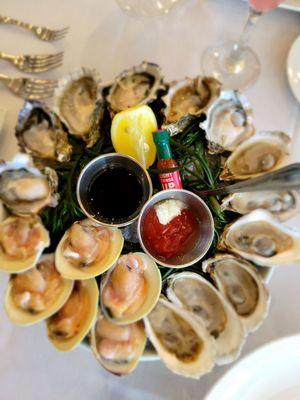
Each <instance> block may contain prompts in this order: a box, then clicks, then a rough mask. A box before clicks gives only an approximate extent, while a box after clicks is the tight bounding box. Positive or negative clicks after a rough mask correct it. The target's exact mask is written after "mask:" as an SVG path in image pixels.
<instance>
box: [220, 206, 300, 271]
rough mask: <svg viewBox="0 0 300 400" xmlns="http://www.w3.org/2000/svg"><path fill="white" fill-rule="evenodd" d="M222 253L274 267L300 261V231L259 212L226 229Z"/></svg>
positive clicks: (244, 217) (240, 219) (262, 211)
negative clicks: (231, 253) (226, 251)
mask: <svg viewBox="0 0 300 400" xmlns="http://www.w3.org/2000/svg"><path fill="white" fill-rule="evenodd" d="M219 249H221V250H229V251H230V252H233V253H236V254H238V255H240V256H241V257H243V258H246V259H247V260H250V261H253V262H254V263H256V264H258V265H261V266H265V267H272V266H274V265H277V264H288V263H291V262H293V261H297V260H299V259H300V231H298V230H296V229H294V228H289V227H286V226H284V225H283V224H281V223H280V222H278V220H277V219H276V218H275V217H274V216H273V215H272V214H271V213H270V212H269V211H266V210H262V209H258V210H255V211H252V212H251V213H249V214H247V215H244V216H243V217H240V218H239V219H238V220H237V221H235V222H233V223H232V224H229V225H227V226H226V227H225V229H224V232H223V233H222V235H221V237H220V241H219Z"/></svg>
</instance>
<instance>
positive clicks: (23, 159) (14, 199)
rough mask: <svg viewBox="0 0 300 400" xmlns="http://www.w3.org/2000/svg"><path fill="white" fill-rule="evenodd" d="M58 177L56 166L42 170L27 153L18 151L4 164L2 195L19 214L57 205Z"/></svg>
mask: <svg viewBox="0 0 300 400" xmlns="http://www.w3.org/2000/svg"><path fill="white" fill-rule="evenodd" d="M57 185H58V180H57V175H56V172H55V171H54V170H52V169H51V168H49V167H46V168H45V174H42V173H41V172H40V171H39V170H38V169H37V168H35V167H34V165H33V163H32V159H31V158H30V156H29V155H27V154H21V153H19V154H17V155H16V156H15V157H14V158H13V160H12V161H10V162H7V163H5V162H3V163H1V164H0V199H1V200H2V201H3V203H4V204H5V205H6V206H7V207H8V208H9V209H10V211H11V212H12V213H13V214H16V215H30V214H36V213H38V212H39V211H40V210H41V209H42V208H44V207H46V206H50V207H55V206H56V205H57V200H58V196H57V194H55V192H56V190H57Z"/></svg>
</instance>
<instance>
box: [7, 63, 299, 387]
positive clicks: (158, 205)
mask: <svg viewBox="0 0 300 400" xmlns="http://www.w3.org/2000/svg"><path fill="white" fill-rule="evenodd" d="M15 134H16V138H17V141H18V146H19V153H17V154H16V156H15V157H14V158H13V159H12V160H11V161H7V162H4V161H3V162H2V163H1V164H0V199H1V202H2V205H3V215H4V217H3V220H2V222H1V224H0V270H1V271H5V272H7V273H9V274H10V279H9V283H8V287H7V289H6V294H5V299H4V304H5V310H6V313H7V315H8V317H9V319H10V320H11V321H12V322H13V323H15V324H17V325H19V326H21V327H24V326H29V325H32V324H36V323H42V324H44V326H45V335H47V336H48V338H49V341H50V342H51V344H52V345H53V346H54V347H55V348H56V349H57V350H59V351H62V352H65V351H70V350H72V349H74V348H75V347H76V346H78V345H80V344H81V345H83V346H86V347H87V346H89V347H90V348H91V350H92V352H91V354H92V353H93V354H94V355H95V357H96V358H97V360H98V361H99V364H100V365H101V366H102V367H104V368H105V369H106V370H107V371H109V372H111V373H113V374H115V375H126V374H128V373H130V372H132V371H133V370H134V369H135V367H136V366H137V364H138V362H139V361H141V360H144V359H146V357H147V355H149V354H152V355H153V354H154V355H155V356H156V358H157V359H161V361H162V362H163V363H164V364H165V366H166V367H167V368H169V369H170V370H171V371H172V372H174V373H175V374H180V375H183V376H185V377H190V378H196V379H197V378H200V377H201V376H202V375H204V374H206V373H208V372H210V371H211V370H212V369H213V368H214V366H215V365H223V364H228V363H231V362H233V361H234V360H236V359H237V358H238V357H239V354H240V352H241V349H242V347H243V345H244V343H245V340H246V339H247V336H248V335H249V334H251V332H253V331H255V330H257V329H258V328H259V327H260V325H261V324H262V322H263V321H264V319H265V318H266V317H267V315H268V310H269V306H270V294H269V291H268V288H267V283H266V277H267V276H268V275H269V273H270V271H271V269H272V267H274V266H279V267H280V266H281V265H284V264H287V263H290V262H292V261H295V260H298V259H299V258H300V232H299V231H298V230H296V229H295V228H292V227H288V226H287V225H286V222H285V221H287V220H288V219H289V218H290V217H292V216H293V215H295V214H296V213H297V212H298V211H299V193H298V192H297V191H294V190H284V191H273V192H270V191H268V192H262V191H261V192H251V193H239V194H233V195H229V196H223V197H222V196H207V197H203V198H200V197H199V196H197V195H196V194H195V191H197V190H201V189H208V188H215V187H217V186H219V185H220V184H221V183H222V182H223V183H224V182H235V181H242V180H246V179H250V178H252V177H256V176H259V175H262V174H264V173H266V172H270V171H273V170H276V169H277V168H279V167H281V166H282V165H284V164H286V163H287V160H288V155H289V151H290V138H289V136H288V135H287V134H285V133H284V132H280V131H260V132H258V131H256V129H255V126H254V123H253V112H252V109H251V107H250V105H249V103H248V101H247V99H246V98H245V96H244V95H243V94H241V93H238V92H234V91H223V90H222V85H221V83H220V82H218V81H217V80H215V79H213V78H210V77H203V76H196V77H193V78H185V79H182V80H179V81H176V82H167V81H166V80H165V78H164V77H163V75H162V72H161V69H160V67H159V66H158V65H156V64H152V63H148V62H143V63H142V64H140V65H138V66H135V67H133V68H131V69H129V70H126V71H124V72H122V73H121V74H120V75H119V76H118V77H116V78H115V80H114V81H113V82H111V83H109V84H102V83H101V80H100V77H99V75H98V73H97V72H96V71H94V70H91V69H88V68H79V69H77V70H75V71H73V72H72V73H71V74H70V75H68V76H66V77H64V78H62V79H61V80H60V82H59V85H58V87H57V89H56V92H55V95H54V98H53V105H51V106H49V105H48V106H47V105H46V104H43V103H39V102H36V101H26V102H25V104H24V106H23V108H22V109H21V110H20V113H19V117H18V121H17V123H16V130H15ZM157 158H158V161H157Z"/></svg>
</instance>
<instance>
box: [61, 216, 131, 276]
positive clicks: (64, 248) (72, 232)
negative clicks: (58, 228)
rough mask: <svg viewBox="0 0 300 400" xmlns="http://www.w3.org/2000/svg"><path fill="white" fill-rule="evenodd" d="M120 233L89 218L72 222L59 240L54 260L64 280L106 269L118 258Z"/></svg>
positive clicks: (98, 273)
mask: <svg viewBox="0 0 300 400" xmlns="http://www.w3.org/2000/svg"><path fill="white" fill-rule="evenodd" d="M123 242H124V239H123V236H122V233H121V231H120V230H119V229H117V228H112V227H105V226H102V225H100V224H98V223H96V222H94V221H92V220H89V219H85V220H82V221H79V222H75V223H74V224H73V225H72V226H71V227H70V228H69V229H68V230H67V231H66V233H65V234H64V236H63V237H62V239H61V240H60V242H59V244H58V246H57V248H56V252H55V260H56V261H55V262H56V266H57V269H58V271H59V272H60V273H61V275H62V276H63V277H65V278H67V279H89V278H93V277H95V276H97V275H100V274H101V273H102V272H105V271H106V270H108V269H109V268H110V267H111V266H112V265H113V264H114V263H115V262H116V260H117V259H118V257H119V255H120V253H121V250H122V247H123Z"/></svg>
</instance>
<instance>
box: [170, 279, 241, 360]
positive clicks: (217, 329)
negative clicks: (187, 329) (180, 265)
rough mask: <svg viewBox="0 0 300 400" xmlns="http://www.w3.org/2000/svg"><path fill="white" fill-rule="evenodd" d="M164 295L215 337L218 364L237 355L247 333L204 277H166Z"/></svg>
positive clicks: (228, 305) (235, 315) (226, 303)
mask: <svg viewBox="0 0 300 400" xmlns="http://www.w3.org/2000/svg"><path fill="white" fill-rule="evenodd" d="M167 296H168V298H169V300H171V301H172V302H173V303H174V304H177V305H178V306H180V307H183V308H184V309H186V310H187V311H190V312H191V313H192V314H193V315H194V316H195V318H197V319H199V320H200V321H201V322H202V323H203V324H204V325H205V327H206V329H207V330H208V332H209V333H210V334H211V336H212V337H213V338H214V339H215V345H216V363H217V364H219V365H222V364H228V363H230V362H232V361H234V360H235V359H236V358H237V357H238V356H239V354H240V351H241V348H242V346H243V344H244V341H245V336H246V334H245V331H244V328H243V326H242V323H241V321H240V319H239V318H238V316H237V314H236V312H235V310H234V309H233V307H232V306H231V304H230V303H229V302H228V300H227V299H226V297H225V296H223V294H222V293H221V292H220V291H219V290H217V289H216V288H215V287H214V286H213V285H212V284H211V283H210V282H209V281H208V280H207V279H205V278H204V277H203V276H201V275H199V274H196V273H193V272H181V273H179V274H173V275H171V276H170V277H169V278H168V279H167Z"/></svg>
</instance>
